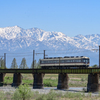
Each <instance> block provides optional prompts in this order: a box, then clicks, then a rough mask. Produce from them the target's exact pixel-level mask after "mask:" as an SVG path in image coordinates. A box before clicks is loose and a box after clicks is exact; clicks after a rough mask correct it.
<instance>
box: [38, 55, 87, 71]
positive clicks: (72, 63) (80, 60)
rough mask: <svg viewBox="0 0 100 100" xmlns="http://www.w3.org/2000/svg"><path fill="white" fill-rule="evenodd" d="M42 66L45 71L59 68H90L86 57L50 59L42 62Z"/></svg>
mask: <svg viewBox="0 0 100 100" xmlns="http://www.w3.org/2000/svg"><path fill="white" fill-rule="evenodd" d="M40 66H41V68H43V69H51V68H53V69H56V68H57V69H59V68H63V69H66V68H76V67H77V68H78V67H79V68H81V67H82V68H87V67H89V58H88V57H85V56H76V57H73V56H72V57H64V58H62V57H52V58H51V57H50V58H45V59H41V60H40Z"/></svg>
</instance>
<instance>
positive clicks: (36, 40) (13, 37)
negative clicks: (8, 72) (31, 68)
mask: <svg viewBox="0 0 100 100" xmlns="http://www.w3.org/2000/svg"><path fill="white" fill-rule="evenodd" d="M99 44H100V34H91V35H85V36H83V35H81V34H79V35H77V36H75V37H69V36H67V35H65V34H63V33H62V32H47V31H44V30H42V29H39V28H31V29H23V28H21V27H19V26H13V27H5V28H0V52H1V53H0V54H3V53H8V55H10V56H12V54H14V55H13V56H12V58H14V56H15V57H16V56H18V54H20V56H21V54H22V53H24V55H26V54H27V55H28V53H27V52H32V50H36V51H40V52H42V53H43V50H46V53H47V55H49V56H66V55H67V56H70V55H71V56H75V55H78V56H88V57H90V65H93V64H97V65H98V59H99V58H98V52H96V51H93V49H98V48H99V47H98V46H99ZM17 53H18V54H17ZM42 53H40V54H42ZM37 54H38V53H37ZM8 55H7V56H8ZM24 55H23V57H24ZM10 56H8V58H7V59H8V60H7V62H10V63H11V61H10ZM31 56H32V54H31ZM12 58H11V60H12ZM38 58H39V57H38ZM18 59H19V58H18ZM31 59H32V58H31ZM18 62H19V61H18ZM7 65H9V66H10V64H9V63H8V64H7Z"/></svg>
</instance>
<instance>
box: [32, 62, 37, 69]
mask: <svg viewBox="0 0 100 100" xmlns="http://www.w3.org/2000/svg"><path fill="white" fill-rule="evenodd" d="M31 68H32V69H33V62H32V64H31ZM34 68H36V60H35V61H34Z"/></svg>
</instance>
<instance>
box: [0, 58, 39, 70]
mask: <svg viewBox="0 0 100 100" xmlns="http://www.w3.org/2000/svg"><path fill="white" fill-rule="evenodd" d="M6 68H7V67H6ZM10 68H11V69H18V68H19V69H29V67H28V66H27V63H26V59H25V58H23V59H22V61H21V64H20V65H19V66H18V65H17V62H16V58H14V59H13V61H12V63H11V67H10ZM30 68H31V69H32V68H33V62H32V64H31V67H30ZM34 68H40V60H39V61H38V62H36V60H35V61H34ZM0 69H5V66H4V59H2V58H1V59H0Z"/></svg>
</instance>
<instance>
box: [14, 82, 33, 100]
mask: <svg viewBox="0 0 100 100" xmlns="http://www.w3.org/2000/svg"><path fill="white" fill-rule="evenodd" d="M31 97H32V92H31V89H30V88H29V87H28V86H27V85H26V84H25V85H20V86H19V88H18V89H16V91H15V92H14V95H13V97H12V99H13V100H30V99H31Z"/></svg>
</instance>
